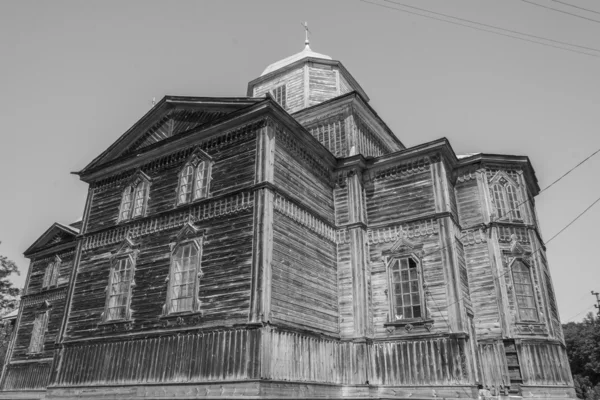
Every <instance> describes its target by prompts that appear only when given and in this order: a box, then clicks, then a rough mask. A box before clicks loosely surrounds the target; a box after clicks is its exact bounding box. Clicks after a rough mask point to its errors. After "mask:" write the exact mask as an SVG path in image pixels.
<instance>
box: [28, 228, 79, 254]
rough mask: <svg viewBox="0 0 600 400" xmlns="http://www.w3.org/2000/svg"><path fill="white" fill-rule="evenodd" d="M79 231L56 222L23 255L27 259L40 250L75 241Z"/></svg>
mask: <svg viewBox="0 0 600 400" xmlns="http://www.w3.org/2000/svg"><path fill="white" fill-rule="evenodd" d="M78 233H79V230H78V229H75V228H73V227H71V226H67V225H63V224H60V223H58V222H55V223H54V224H52V226H50V228H48V229H47V230H46V232H44V233H43V234H42V235H41V236H40V237H39V238H38V239H37V240H36V241H35V242H33V244H32V245H31V246H29V248H28V249H27V250H25V253H23V254H24V255H25V256H26V257H27V256H28V255H30V254H32V253H35V252H36V251H38V250H40V249H44V248H47V247H49V246H53V245H57V244H60V243H64V242H68V241H71V240H74V239H75V237H76V236H77V234H78Z"/></svg>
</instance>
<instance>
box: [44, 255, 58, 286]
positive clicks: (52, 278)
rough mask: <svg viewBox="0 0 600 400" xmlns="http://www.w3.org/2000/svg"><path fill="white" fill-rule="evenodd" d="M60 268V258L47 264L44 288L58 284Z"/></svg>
mask: <svg viewBox="0 0 600 400" xmlns="http://www.w3.org/2000/svg"><path fill="white" fill-rule="evenodd" d="M59 269H60V260H54V261H53V262H51V263H49V264H48V265H47V266H46V271H45V272H44V280H43V282H42V288H43V289H48V288H50V287H52V286H56V284H57V283H58V275H59Z"/></svg>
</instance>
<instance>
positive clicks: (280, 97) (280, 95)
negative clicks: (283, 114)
mask: <svg viewBox="0 0 600 400" xmlns="http://www.w3.org/2000/svg"><path fill="white" fill-rule="evenodd" d="M272 94H273V97H274V98H275V101H276V102H277V103H279V105H280V106H281V107H283V108H284V109H287V94H286V90H285V85H281V86H277V87H276V88H275V89H273V91H272Z"/></svg>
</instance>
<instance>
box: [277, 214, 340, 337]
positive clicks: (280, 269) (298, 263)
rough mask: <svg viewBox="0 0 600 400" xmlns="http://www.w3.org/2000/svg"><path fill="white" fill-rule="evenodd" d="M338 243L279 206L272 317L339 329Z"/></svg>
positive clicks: (316, 327)
mask: <svg viewBox="0 0 600 400" xmlns="http://www.w3.org/2000/svg"><path fill="white" fill-rule="evenodd" d="M335 252H336V246H335V243H334V242H333V241H330V240H327V239H324V238H323V237H322V236H321V235H319V234H317V233H316V232H315V231H314V230H312V229H310V228H309V227H308V226H307V225H304V224H301V223H299V222H297V221H295V220H294V219H292V218H290V217H288V216H287V215H285V214H284V212H282V211H280V210H277V211H276V213H275V215H274V219H273V262H272V305H271V307H272V308H271V310H272V319H273V321H277V322H282V323H284V324H285V325H293V326H298V327H302V328H305V329H306V328H311V329H314V330H318V331H322V332H328V333H334V334H337V333H338V330H339V328H338V308H337V276H336V265H335Z"/></svg>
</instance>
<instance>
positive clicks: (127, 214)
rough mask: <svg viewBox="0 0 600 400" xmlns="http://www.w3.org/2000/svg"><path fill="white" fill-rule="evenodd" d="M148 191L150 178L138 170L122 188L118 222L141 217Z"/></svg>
mask: <svg viewBox="0 0 600 400" xmlns="http://www.w3.org/2000/svg"><path fill="white" fill-rule="evenodd" d="M149 192H150V178H148V176H147V175H146V174H144V173H143V172H139V173H138V174H137V175H135V177H134V179H133V180H132V181H131V183H130V184H129V185H127V186H126V187H125V189H124V190H123V194H122V197H121V207H120V208H119V222H121V221H127V220H130V219H132V218H136V217H143V216H144V215H145V213H146V205H147V203H148V194H149Z"/></svg>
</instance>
